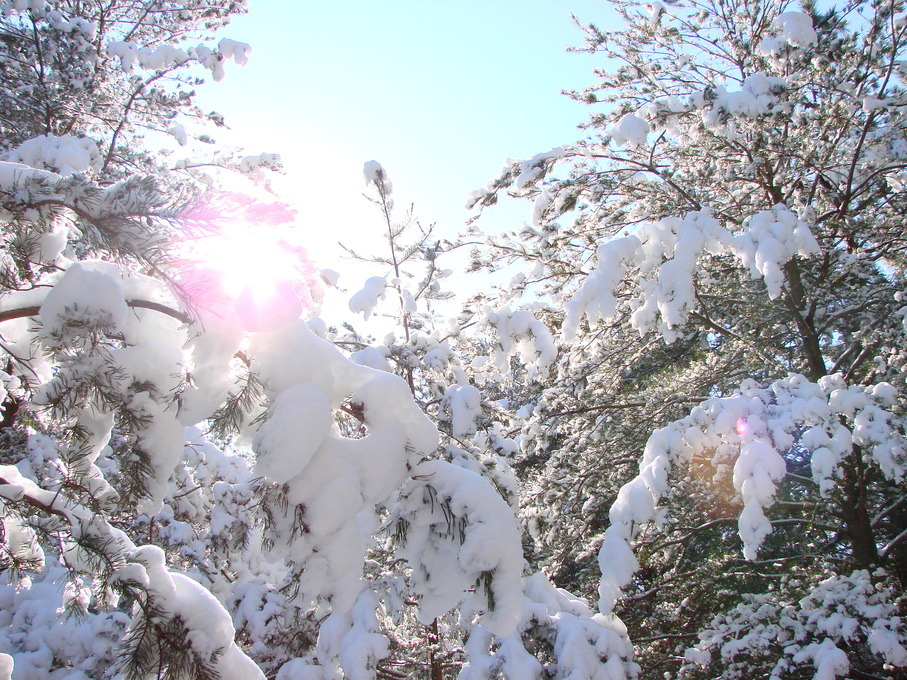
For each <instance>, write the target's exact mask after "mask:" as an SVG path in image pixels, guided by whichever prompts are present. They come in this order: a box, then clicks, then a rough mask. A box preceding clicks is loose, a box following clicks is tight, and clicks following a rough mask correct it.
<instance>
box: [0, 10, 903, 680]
mask: <svg viewBox="0 0 907 680" xmlns="http://www.w3.org/2000/svg"><path fill="white" fill-rule="evenodd" d="M615 6H616V7H617V8H618V10H619V12H620V15H621V17H622V21H623V24H622V25H621V26H614V27H609V28H608V29H604V28H602V27H598V26H591V25H588V26H583V25H582V24H580V26H581V28H582V29H583V31H584V35H585V38H586V41H585V43H584V44H583V45H581V46H579V47H577V48H576V49H581V50H588V51H590V52H593V53H596V54H600V55H601V56H602V69H601V70H600V71H597V72H596V79H597V80H596V82H595V83H594V84H593V85H592V86H590V87H589V88H588V89H586V90H584V91H582V92H574V93H571V95H572V96H574V97H576V98H577V99H579V100H581V101H584V102H586V103H588V104H589V105H590V107H592V111H593V113H592V115H591V117H590V119H589V121H588V123H587V124H586V125H585V136H584V138H583V139H581V140H579V141H577V142H574V143H571V144H565V145H564V146H562V147H558V148H556V149H552V150H550V151H547V152H543V153H540V154H538V155H536V156H534V157H533V158H530V159H527V160H523V161H508V162H507V164H506V165H505V166H504V167H503V168H502V171H501V173H500V175H499V176H498V177H496V178H493V179H492V180H491V181H489V182H488V184H487V185H486V187H485V188H484V189H481V190H478V191H476V192H474V193H473V194H472V195H471V196H470V198H469V201H470V205H472V206H473V207H476V208H487V207H488V206H492V205H493V204H494V203H495V202H496V201H497V199H498V197H499V195H501V194H502V193H504V192H509V193H511V194H512V195H515V196H517V197H521V198H525V199H528V200H529V201H530V202H531V205H532V207H531V212H530V215H531V217H530V219H529V220H528V221H527V223H526V224H525V225H524V226H523V227H522V228H520V229H518V230H516V231H515V232H513V233H512V234H507V235H503V236H500V235H498V236H493V237H485V236H483V235H482V234H481V231H480V229H479V227H478V226H477V225H481V219H480V218H479V221H478V222H475V221H474V222H473V223H472V224H471V225H470V226H469V230H468V233H467V234H466V235H464V236H463V237H461V238H459V239H455V238H453V237H451V236H448V237H446V238H441V237H439V236H438V234H437V231H436V229H435V227H434V226H432V227H426V226H423V225H422V224H421V223H420V222H419V221H418V219H417V218H416V217H415V215H414V214H413V212H412V211H410V212H408V213H406V214H405V215H403V216H401V215H400V213H399V211H398V210H397V209H396V207H395V205H394V200H393V197H394V193H393V186H392V184H391V181H390V177H389V173H388V171H387V170H386V169H385V168H384V167H382V166H381V164H380V163H378V162H376V161H369V162H367V163H365V166H364V179H365V183H366V187H367V198H368V199H369V200H371V201H372V203H373V204H374V208H375V215H376V222H377V223H378V224H379V225H380V227H381V229H382V231H384V232H385V233H386V243H385V249H384V251H383V252H377V253H361V254H358V256H359V257H360V258H361V259H364V260H366V261H368V262H369V263H370V265H371V267H372V268H373V269H374V272H375V275H374V276H372V277H371V278H369V279H368V280H367V281H366V282H365V285H364V286H363V288H362V289H361V290H359V291H358V292H355V293H354V294H353V295H352V296H351V297H350V300H349V310H350V312H351V314H352V315H353V316H352V317H350V318H351V319H352V318H353V317H355V315H361V316H362V317H363V318H362V321H361V322H360V321H359V320H356V321H355V322H353V321H352V320H351V321H350V322H349V323H345V324H342V325H340V326H337V327H333V326H328V324H326V323H325V322H324V321H322V320H321V318H320V317H319V305H320V304H321V301H322V296H323V292H324V290H325V288H327V287H335V286H337V285H338V284H337V274H336V273H335V272H331V271H329V270H319V269H318V268H317V266H316V265H315V264H314V263H313V261H312V260H311V259H310V258H309V255H308V254H307V253H306V252H305V250H304V249H303V248H301V247H300V246H299V244H298V243H297V242H296V241H294V240H293V238H292V236H291V234H290V231H292V230H291V229H288V228H289V227H291V226H292V225H293V224H294V220H295V215H294V214H293V212H292V210H291V209H290V208H289V207H288V206H287V205H286V204H284V203H283V202H281V201H280V200H279V199H278V198H276V197H275V196H273V195H271V194H269V193H268V192H267V191H266V190H264V189H262V188H261V187H259V186H257V185H256V182H261V181H262V180H263V179H266V175H267V173H268V172H270V171H272V170H279V168H280V161H279V157H278V156H277V155H275V154H267V153H265V154H260V155H252V156H245V157H240V156H234V155H231V154H228V153H226V152H222V151H220V150H219V149H218V147H217V145H216V143H215V142H216V140H215V139H214V135H216V129H217V127H218V126H220V125H222V124H223V118H222V116H220V115H219V114H217V113H204V112H203V111H201V110H200V109H199V108H198V107H197V106H196V105H195V89H196V88H197V87H198V86H200V85H202V84H203V81H204V79H205V78H208V77H211V78H213V79H214V80H219V79H220V78H222V77H224V74H225V65H228V66H229V64H227V62H229V61H230V60H232V61H234V62H236V65H242V64H243V63H245V61H246V59H247V58H248V55H249V51H250V49H249V46H248V45H245V44H244V43H240V42H237V41H235V40H232V39H230V38H225V37H221V36H220V35H217V36H215V32H216V31H218V30H219V29H222V28H223V27H224V26H226V25H227V24H228V23H229V20H230V18H231V16H233V15H235V14H237V13H240V12H243V11H245V4H244V3H240V2H233V3H215V4H214V5H209V4H208V3H202V2H197V3H196V2H190V3H185V2H181V3H171V2H167V1H166V0H154V1H153V2H130V1H129V0H112V1H110V2H106V3H83V2H70V1H68V0H60V1H58V2H43V1H40V0H28V1H26V0H16V1H15V2H8V3H5V4H4V5H3V6H2V9H3V13H2V17H0V98H2V106H0V130H2V134H0V238H2V240H3V245H4V248H3V251H2V253H0V258H2V261H0V358H2V362H3V363H2V365H0V380H2V383H0V402H2V407H0V408H2V413H0V415H2V421H0V510H2V521H0V680H32V679H34V680H38V679H42V680H43V679H44V678H59V679H60V680H64V679H68V680H86V679H91V680H101V679H102V678H123V679H126V680H146V679H147V678H167V679H171V680H183V679H186V680H188V679H190V678H191V679H196V678H197V679H199V680H206V679H211V680H220V679H223V680H229V679H231V678H236V679H243V680H246V679H252V678H264V677H267V678H274V679H276V680H296V679H298V678H303V679H306V680H315V679H321V678H324V679H325V680H328V679H334V678H341V677H348V678H352V679H353V680H360V679H361V680H366V679H370V678H376V677H377V678H381V679H382V680H399V679H402V678H404V677H423V676H424V677H430V678H431V680H443V678H452V677H453V676H454V675H455V674H456V675H457V677H458V678H460V680H479V679H485V678H498V677H502V678H507V679H509V680H524V679H527V680H530V679H531V680H542V679H551V680H561V679H569V680H585V679H588V680H626V679H628V678H637V677H638V678H656V677H663V678H674V677H677V678H690V679H695V678H716V677H721V678H728V679H730V678H751V677H760V678H771V679H775V678H778V679H780V678H788V677H791V678H800V677H804V678H806V677H811V678H816V679H817V680H832V679H833V678H835V677H853V678H860V679H862V678H891V679H896V678H904V674H905V670H904V669H905V668H907V627H905V624H904V621H903V616H904V613H905V612H904V606H905V602H904V599H903V595H902V593H903V590H904V586H905V584H907V493H905V484H904V481H905V480H904V478H905V473H907V440H905V434H907V433H905V425H907V422H905V405H907V387H905V377H907V354H905V350H904V348H905V344H907V343H905V340H907V338H905V335H907V300H905V299H904V296H905V293H907V290H905V289H907V286H905V279H904V275H905V271H904V269H905V265H907V262H905V257H904V253H905V252H907V251H905V240H907V237H905V233H907V232H905V229H904V226H903V213H904V208H905V207H907V206H905V205H904V193H903V190H904V188H905V186H907V182H905V177H907V174H905V172H907V160H905V159H907V144H905V130H907V119H905V117H904V113H903V109H904V106H905V104H907V99H905V97H907V93H905V87H904V78H905V77H907V76H905V74H904V58H903V51H904V46H903V41H904V40H905V39H907V14H905V8H904V7H902V6H901V4H900V3H898V2H856V1H853V2H850V3H849V4H846V5H844V6H841V7H835V8H831V7H820V6H817V5H813V4H810V3H806V4H804V5H802V6H799V5H796V6H795V5H793V4H789V3H784V2H782V3H772V4H766V3H763V2H761V1H759V0H701V1H700V0H692V1H691V0H676V1H675V2H671V3H662V2H650V3H648V4H644V5H640V4H637V3H634V2H617V3H615ZM215 40H216V41H217V42H214V41H215ZM174 145H176V146H177V147H178V148H177V149H174ZM211 149H214V151H212V150H211ZM229 173H237V174H239V175H244V176H246V178H247V180H248V181H247V183H246V184H245V185H244V186H246V189H245V190H244V192H243V193H239V192H237V191H235V190H227V188H226V187H227V186H228V184H227V182H226V181H225V178H226V177H227V175H228V174H229ZM234 185H235V183H233V182H232V181H231V182H230V186H234ZM249 226H251V227H253V229H252V230H250V229H249V228H248V227H249ZM467 244H473V245H474V246H475V249H474V251H473V255H472V264H471V267H472V269H473V271H476V270H490V271H492V272H496V273H495V274H493V275H492V277H491V278H492V280H494V281H498V282H499V285H498V287H497V290H496V291H491V292H487V291H486V292H483V293H482V294H479V295H476V296H474V297H473V298H472V299H470V300H468V301H465V302H464V304H463V305H462V308H461V309H459V310H458V311H452V310H455V309H456V308H455V307H454V306H453V305H454V304H455V303H453V302H452V298H453V297H454V296H453V293H452V292H451V290H450V289H453V288H455V287H456V282H457V280H458V279H457V276H458V274H457V273H456V272H452V271H451V270H449V269H447V268H445V267H444V266H442V264H441V262H442V261H443V258H444V256H445V254H446V252H447V251H449V250H453V249H456V248H460V247H464V246H466V245H467ZM476 244H478V245H476ZM351 252H352V253H353V254H354V255H355V254H356V253H355V252H353V250H351ZM464 275H465V274H459V276H464ZM503 277H510V278H509V280H508V281H506V282H503ZM373 315H378V316H381V318H382V319H383V320H385V321H387V320H390V323H391V324H392V325H393V329H394V330H393V331H392V332H391V333H389V334H387V335H386V337H383V338H382V339H380V340H378V339H376V338H375V337H373V333H374V332H375V331H374V329H375V328H380V326H369V324H368V322H369V318H370V317H371V316H373ZM385 327H386V325H385ZM384 332H386V331H382V333H384Z"/></svg>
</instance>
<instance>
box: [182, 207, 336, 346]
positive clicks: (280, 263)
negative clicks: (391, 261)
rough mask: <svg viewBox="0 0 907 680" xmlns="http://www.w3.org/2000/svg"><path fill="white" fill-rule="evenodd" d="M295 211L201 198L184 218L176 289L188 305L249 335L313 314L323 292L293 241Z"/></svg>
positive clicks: (303, 250) (183, 215)
mask: <svg viewBox="0 0 907 680" xmlns="http://www.w3.org/2000/svg"><path fill="white" fill-rule="evenodd" d="M293 216H294V212H293V211H292V210H290V209H289V208H288V207H287V206H286V205H284V204H280V203H261V202H258V201H255V200H254V199H251V198H249V197H246V196H243V195H241V194H217V195H208V196H205V197H203V199H202V200H201V201H199V202H198V203H197V204H196V205H194V206H192V207H191V208H189V209H187V210H184V211H183V213H182V215H181V217H182V218H183V219H184V220H186V221H187V222H189V223H190V225H193V226H194V227H195V229H194V231H195V233H194V234H193V235H192V236H191V237H190V238H187V239H186V240H185V242H184V253H183V254H184V257H183V258H182V259H181V260H180V261H179V265H178V266H179V269H180V277H179V278H178V280H177V281H176V284H177V285H178V286H179V287H180V289H181V292H182V293H183V294H184V295H185V296H187V297H188V298H189V302H190V303H191V304H193V305H196V306H197V307H198V308H200V309H203V310H205V311H208V312H210V313H213V314H215V315H217V316H218V317H220V318H225V319H229V318H232V319H233V320H234V321H235V322H236V323H237V324H238V325H239V326H241V327H242V328H243V329H245V330H247V331H251V332H257V331H267V330H274V329H276V328H279V327H281V326H284V325H286V324H288V323H291V322H293V321H295V320H297V319H299V317H300V316H301V315H302V313H303V312H304V311H305V310H306V309H313V308H316V307H317V306H318V305H319V304H320V301H321V297H322V294H323V288H322V285H321V281H320V277H319V275H318V270H317V268H316V267H315V265H314V264H313V263H312V262H311V260H310V259H309V257H308V254H307V253H306V250H305V249H304V248H302V247H301V246H299V245H295V244H294V243H293V241H294V240H297V239H298V238H299V232H298V230H297V229H295V228H294V226H293V225H292V219H293Z"/></svg>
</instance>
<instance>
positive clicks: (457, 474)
mask: <svg viewBox="0 0 907 680" xmlns="http://www.w3.org/2000/svg"><path fill="white" fill-rule="evenodd" d="M429 500H430V502H427V501H429ZM393 514H394V515H395V517H396V518H397V522H398V523H400V522H402V523H403V526H405V534H404V536H403V541H402V544H401V546H400V547H399V548H398V551H399V553H400V555H401V556H402V557H404V558H405V559H406V560H407V561H408V562H409V564H410V567H411V568H412V570H413V572H412V580H413V588H414V590H415V592H416V593H417V594H418V596H419V620H420V621H422V622H423V623H426V624H427V623H430V622H431V621H433V620H434V619H435V618H437V617H438V616H441V615H443V614H444V613H446V612H447V611H449V610H450V609H451V608H453V607H454V606H455V605H456V604H457V603H459V602H461V601H463V603H462V604H461V611H466V612H469V611H470V610H472V611H475V612H481V611H484V614H482V617H481V621H482V625H483V626H485V628H487V629H488V630H489V631H490V632H492V633H494V634H495V635H498V636H501V637H506V636H508V635H510V634H511V633H513V631H514V629H515V627H516V625H517V623H518V622H519V616H520V611H521V607H522V605H521V601H522V594H521V591H522V589H521V585H520V573H521V571H522V567H523V554H522V546H521V544H520V536H519V531H518V530H517V528H516V524H515V522H514V519H513V512H512V510H511V509H510V507H509V506H508V505H507V503H506V502H505V501H504V500H503V499H502V498H501V496H500V495H499V494H498V493H497V492H496V491H495V490H494V488H493V487H492V486H491V484H490V483H489V482H488V481H487V480H486V479H485V478H484V477H483V476H481V475H479V474H476V473H474V472H472V471H470V470H467V469H465V468H460V467H456V466H453V465H450V464H448V463H445V462H443V461H426V462H423V463H420V464H419V466H418V467H417V468H416V469H415V470H414V471H413V476H412V478H411V480H410V482H409V483H408V484H407V486H406V488H405V489H404V491H403V493H402V498H401V501H400V503H399V505H398V506H397V507H396V508H395V509H394V512H393ZM482 579H487V580H485V581H484V582H483V581H482ZM474 586H475V591H474V592H473V593H471V594H468V593H469V591H470V590H472V589H473V587H474ZM464 597H465V601H464Z"/></svg>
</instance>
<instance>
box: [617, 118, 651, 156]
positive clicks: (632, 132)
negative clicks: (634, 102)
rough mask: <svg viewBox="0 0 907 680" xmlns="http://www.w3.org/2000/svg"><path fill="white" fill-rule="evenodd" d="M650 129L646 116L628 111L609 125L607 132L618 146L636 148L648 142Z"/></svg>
mask: <svg viewBox="0 0 907 680" xmlns="http://www.w3.org/2000/svg"><path fill="white" fill-rule="evenodd" d="M649 130H650V128H649V124H648V123H647V122H646V120H645V119H644V118H640V117H639V116H637V115H636V114H635V113H628V114H626V115H625V116H623V117H622V118H621V119H620V120H619V121H617V122H616V123H614V125H612V126H611V127H609V128H608V130H607V134H608V135H609V136H610V137H611V141H613V142H614V143H615V144H616V145H617V146H626V147H627V148H630V149H635V148H637V147H640V146H643V145H644V144H645V143H646V137H647V136H648V134H649Z"/></svg>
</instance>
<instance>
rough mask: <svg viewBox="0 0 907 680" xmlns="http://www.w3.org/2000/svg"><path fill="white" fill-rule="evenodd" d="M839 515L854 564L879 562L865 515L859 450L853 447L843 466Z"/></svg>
mask: <svg viewBox="0 0 907 680" xmlns="http://www.w3.org/2000/svg"><path fill="white" fill-rule="evenodd" d="M843 469H844V479H843V483H842V485H841V486H842V489H843V491H844V499H843V500H844V502H843V506H842V509H843V516H844V523H845V526H846V531H847V537H848V538H849V539H850V549H851V554H852V557H853V561H854V564H855V566H857V567H860V568H861V569H865V568H869V567H871V566H873V565H875V564H878V562H879V551H878V548H877V547H876V539H875V533H874V532H873V529H872V519H871V517H870V516H869V503H868V498H867V489H866V484H867V479H866V469H865V464H864V463H863V452H862V450H861V449H860V447H858V446H855V447H854V451H853V453H852V454H851V456H850V460H848V461H847V462H846V463H845V464H844V466H843Z"/></svg>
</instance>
